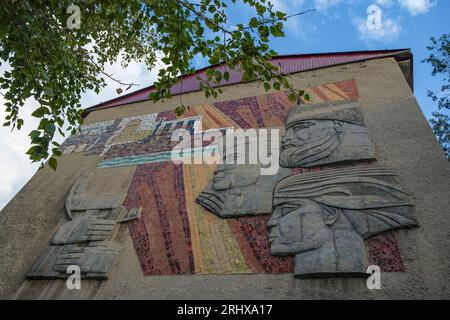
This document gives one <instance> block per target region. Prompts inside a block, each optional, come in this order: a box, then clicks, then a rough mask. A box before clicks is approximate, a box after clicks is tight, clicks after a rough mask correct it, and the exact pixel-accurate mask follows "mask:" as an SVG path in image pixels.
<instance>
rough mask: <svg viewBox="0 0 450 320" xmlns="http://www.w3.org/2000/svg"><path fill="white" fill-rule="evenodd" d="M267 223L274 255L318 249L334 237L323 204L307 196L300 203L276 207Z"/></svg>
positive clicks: (271, 249)
mask: <svg viewBox="0 0 450 320" xmlns="http://www.w3.org/2000/svg"><path fill="white" fill-rule="evenodd" d="M267 225H268V227H269V228H270V232H269V238H268V240H269V245H270V251H271V253H272V254H274V255H292V254H295V253H298V252H303V251H308V250H313V249H317V248H319V247H320V246H321V245H322V244H323V243H324V242H326V241H328V240H330V239H331V233H330V230H329V228H327V226H326V224H325V222H324V219H323V207H322V206H321V205H319V204H317V203H316V202H314V201H311V200H307V199H305V200H304V201H301V203H297V204H296V205H292V204H282V205H279V206H276V207H275V209H274V211H273V214H272V217H271V218H270V220H269V222H268V224H267Z"/></svg>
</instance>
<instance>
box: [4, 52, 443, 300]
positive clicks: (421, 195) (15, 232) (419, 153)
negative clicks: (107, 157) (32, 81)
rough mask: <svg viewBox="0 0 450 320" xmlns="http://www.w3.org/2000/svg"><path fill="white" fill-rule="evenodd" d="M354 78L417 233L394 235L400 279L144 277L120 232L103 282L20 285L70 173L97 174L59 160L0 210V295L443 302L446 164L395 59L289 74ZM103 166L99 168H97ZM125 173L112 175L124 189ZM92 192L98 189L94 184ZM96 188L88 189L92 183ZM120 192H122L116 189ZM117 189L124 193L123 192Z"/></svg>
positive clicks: (253, 90) (91, 159) (248, 91)
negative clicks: (410, 205)
mask: <svg viewBox="0 0 450 320" xmlns="http://www.w3.org/2000/svg"><path fill="white" fill-rule="evenodd" d="M347 79H355V80H356V82H357V87H358V90H359V94H360V99H359V101H360V102H361V105H362V109H363V112H364V116H365V120H366V124H367V126H368V129H369V133H370V136H371V138H372V140H373V142H374V144H375V147H376V153H377V158H378V163H379V164H381V165H386V166H388V167H390V168H392V169H393V170H394V171H395V172H396V173H398V174H399V176H400V179H401V180H402V185H403V188H404V189H405V190H406V191H407V192H409V193H410V194H411V195H412V197H413V198H414V200H415V204H416V212H417V217H418V221H419V224H420V227H418V228H415V229H412V230H400V231H397V232H396V236H397V239H398V244H399V248H400V251H401V255H402V260H403V263H404V265H405V268H406V272H405V273H383V274H382V289H381V290H372V291H371V290H368V289H367V288H366V285H365V280H364V279H355V278H342V279H295V278H294V277H293V276H292V275H291V274H285V275H208V276H200V275H196V276H143V274H142V271H141V269H140V266H139V263H138V259H137V257H136V254H135V251H134V248H133V245H132V242H131V238H130V236H129V234H128V230H127V228H126V227H125V226H123V227H121V229H120V230H119V233H118V235H117V239H119V241H121V242H122V243H123V252H122V255H121V257H120V260H119V262H118V264H117V265H116V266H115V268H114V270H113V272H112V274H111V276H110V279H109V280H107V281H103V282H101V281H87V280H84V281H82V289H81V290H72V291H69V290H67V289H66V286H65V282H64V281H62V280H60V281H55V280H52V281H25V280H24V274H25V272H26V271H27V270H28V268H29V267H30V266H31V264H32V263H33V261H34V260H35V259H36V257H37V256H38V255H39V254H40V253H41V252H42V250H44V248H45V247H46V246H47V244H48V241H49V240H50V238H51V236H52V235H53V233H54V231H55V230H56V228H57V227H58V225H60V224H61V223H62V222H63V221H65V219H66V218H65V213H64V208H63V204H64V200H65V196H66V195H67V192H68V190H69V188H70V186H71V184H72V183H73V181H74V180H75V179H76V177H77V176H78V175H79V174H81V173H82V172H85V171H86V170H92V171H96V170H102V169H97V168H96V162H97V161H98V158H97V156H83V155H81V154H77V153H75V154H69V155H64V156H63V157H62V159H61V160H60V161H59V167H58V171H57V172H56V173H55V172H53V171H51V170H49V169H48V168H45V169H43V170H40V171H39V172H38V173H37V174H36V175H35V176H34V177H33V178H32V179H31V180H30V181H29V182H28V184H27V185H26V186H25V187H24V188H23V189H22V190H21V191H20V192H19V193H18V194H17V196H16V197H15V198H14V199H13V200H12V201H11V202H10V203H9V204H8V205H7V206H6V207H5V208H4V209H3V210H2V212H1V213H0V257H1V259H0V297H1V298H97V299H102V298H108V299H110V298H182V299H185V298H192V299H196V298H209V299H211V298H234V299H245V298H277V299H301V298H381V299H389V298H449V297H450V290H449V286H448V284H447V282H448V280H449V274H450V262H449V261H450V250H449V249H448V248H450V209H449V208H450V191H449V190H450V165H449V163H448V161H447V160H446V159H445V157H444V155H443V153H442V151H441V150H440V147H439V145H438V143H437V141H436V139H435V138H434V136H433V133H432V131H431V129H430V127H429V125H428V123H427V121H426V119H425V118H424V116H423V114H422V112H421V111H420V108H419V106H418V104H417V102H416V100H415V98H414V96H413V94H412V92H411V89H410V87H409V86H408V84H407V82H406V80H405V78H404V76H403V74H402V72H401V70H400V68H399V66H398V64H397V63H396V62H395V60H394V59H392V58H388V59H381V60H371V61H366V62H361V63H353V64H348V65H342V66H336V67H330V68H325V69H320V70H315V71H310V72H304V73H300V74H296V75H294V76H293V81H294V84H295V85H296V86H298V87H301V88H305V87H308V86H315V85H320V84H323V83H329V82H336V81H340V80H347ZM258 94H264V89H263V88H262V86H261V84H259V83H257V82H253V83H247V84H239V85H233V86H229V87H226V88H224V93H223V94H222V95H220V96H219V97H218V99H217V100H215V99H212V98H211V99H205V97H204V95H203V94H202V93H189V94H185V95H184V96H183V103H184V104H185V105H198V104H203V103H212V102H214V101H218V100H220V101H224V100H230V99H237V98H241V97H246V96H254V95H258ZM178 103H179V100H178V98H174V101H164V102H158V103H156V104H155V103H152V102H142V103H136V104H130V105H125V106H120V107H115V108H111V109H105V110H100V111H96V112H92V113H91V114H90V115H89V116H88V117H87V118H86V120H85V123H86V124H89V123H95V122H98V121H105V120H111V119H117V118H123V117H126V116H131V115H139V114H146V113H153V112H159V111H164V110H169V109H173V108H174V107H175V106H176V105H177V104H178ZM103 170H104V169H103ZM133 170H134V167H132V166H130V167H126V168H125V169H124V168H121V170H117V171H114V174H113V176H112V177H111V179H120V181H122V182H121V183H122V185H123V186H126V185H127V181H129V179H130V177H131V175H132V172H133ZM97 187H98V188H102V184H101V183H99V185H98V186H97ZM94 188H95V186H94ZM123 189H126V188H125V187H124V188H123ZM125 191H126V190H124V192H125Z"/></svg>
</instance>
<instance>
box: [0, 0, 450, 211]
mask: <svg viewBox="0 0 450 320" xmlns="http://www.w3.org/2000/svg"><path fill="white" fill-rule="evenodd" d="M238 2H239V1H238ZM271 2H272V3H274V4H275V6H276V8H277V9H278V10H281V11H284V12H286V13H287V14H294V13H298V12H301V11H304V10H307V9H313V8H315V9H317V11H316V12H313V13H308V14H306V15H303V16H300V17H297V18H292V19H290V20H289V21H288V22H287V24H286V29H285V31H286V37H285V38H281V39H275V40H273V41H272V43H271V45H272V47H273V48H274V49H275V50H277V51H278V53H279V54H297V53H319V52H336V51H355V50H372V49H373V50H375V49H398V48H411V49H412V52H413V54H414V81H415V95H416V97H417V99H418V101H419V104H420V105H421V107H422V110H423V112H424V114H425V116H426V117H427V118H429V117H430V115H431V112H432V111H434V110H435V108H436V106H435V104H434V103H433V102H432V101H431V99H430V98H428V97H427V94H426V92H427V90H428V89H432V90H437V89H438V88H439V87H440V85H441V82H440V79H439V78H435V77H432V76H431V67H430V66H429V65H427V64H425V63H421V62H420V61H421V60H423V59H424V58H425V57H427V51H426V46H427V45H428V44H429V38H430V37H431V36H435V37H438V36H440V35H441V34H443V33H447V32H450V28H449V27H450V20H449V18H448V14H449V13H450V1H448V0H370V1H369V0H271ZM371 5H376V6H377V7H376V8H377V10H378V12H380V13H381V20H379V23H377V27H376V28H375V29H373V30H369V29H368V28H367V23H366V21H367V10H368V8H369V6H371ZM372 9H373V7H372ZM228 13H229V17H230V24H231V25H232V24H237V23H240V22H246V21H248V19H249V18H250V17H251V16H252V13H253V12H252V11H251V10H249V9H248V8H246V7H245V6H243V5H238V6H232V7H230V8H229V12H228ZM82 22H83V21H81V23H82ZM205 65H206V63H205V61H204V60H201V59H199V60H197V61H196V67H198V68H199V67H203V66H205ZM7 69H8V66H5V65H2V66H1V67H0V73H2V72H4V71H6V70H7ZM106 72H108V73H110V74H113V75H114V76H115V77H116V78H118V79H121V80H122V81H124V82H128V83H131V82H133V83H136V84H139V85H140V87H138V88H135V89H139V88H142V87H145V86H148V85H150V84H152V83H153V81H154V80H155V79H156V76H157V72H158V70H157V69H155V70H151V71H148V70H147V68H146V66H145V65H144V64H142V63H138V62H136V63H131V64H130V66H129V67H128V68H127V69H123V68H122V67H121V65H120V61H119V62H117V63H115V64H113V65H111V66H108V67H107V68H106ZM107 84H108V86H107V87H106V88H104V89H103V90H102V92H100V94H99V95H96V94H95V93H93V92H89V93H86V94H84V95H83V98H82V105H83V107H89V106H92V105H95V104H97V103H100V102H102V101H106V100H109V99H112V98H116V97H117V93H116V89H117V84H115V83H113V82H112V81H110V80H107ZM0 105H3V101H2V97H1V96H0ZM36 107H37V104H36V103H35V102H33V101H27V103H26V104H25V108H23V110H22V111H21V112H22V114H21V115H22V118H23V119H24V120H25V126H24V127H23V128H22V130H20V131H15V132H14V133H13V134H11V132H10V129H9V128H5V127H0V149H1V150H2V152H1V153H0V209H1V208H3V207H4V206H5V205H6V204H7V203H8V202H9V200H10V199H11V198H12V197H13V196H14V195H15V194H16V193H17V192H18V191H19V190H20V188H22V186H23V185H24V184H25V183H26V182H27V181H28V180H29V179H30V178H31V177H32V175H33V174H34V173H35V172H36V169H37V165H36V164H32V163H30V160H29V159H28V156H27V155H25V152H26V150H27V149H28V148H29V146H30V144H29V137H28V133H29V132H30V131H31V130H32V129H34V126H36V125H37V119H36V118H33V117H31V112H32V111H33V110H34V109H36ZM0 117H4V110H3V108H1V109H0ZM61 140H62V139H59V141H61Z"/></svg>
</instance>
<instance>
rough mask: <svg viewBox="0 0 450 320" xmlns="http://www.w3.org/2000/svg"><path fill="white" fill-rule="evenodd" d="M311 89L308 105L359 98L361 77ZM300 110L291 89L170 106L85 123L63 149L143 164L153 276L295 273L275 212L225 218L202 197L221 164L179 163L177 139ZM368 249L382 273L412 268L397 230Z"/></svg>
mask: <svg viewBox="0 0 450 320" xmlns="http://www.w3.org/2000/svg"><path fill="white" fill-rule="evenodd" d="M310 92H311V101H310V102H308V103H319V102H335V101H343V100H352V101H354V100H357V99H358V97H359V94H358V90H357V87H356V83H355V81H354V80H347V81H341V82H337V83H332V84H324V85H321V86H317V87H314V88H311V89H310ZM293 109H294V104H293V103H292V102H290V101H289V99H288V98H287V95H286V94H285V93H284V92H279V93H272V94H266V95H261V96H257V97H248V98H243V99H236V100H232V101H225V102H217V103H213V104H211V105H199V106H192V107H190V108H189V110H188V111H186V112H185V113H184V114H183V116H182V117H181V118H177V117H176V115H175V112H174V111H166V112H161V113H153V114H148V115H142V116H135V117H129V118H124V119H117V120H113V121H107V122H101V123H95V124H91V125H83V126H82V127H81V129H80V132H79V133H78V134H77V135H75V136H73V137H70V138H69V139H67V140H66V142H65V143H64V144H63V146H62V149H63V153H64V154H69V153H73V152H84V153H85V154H98V155H100V161H99V163H98V166H99V167H100V168H109V167H117V166H128V165H137V166H136V171H135V174H134V177H133V180H132V182H131V185H130V188H129V190H128V195H127V198H126V200H125V202H124V204H123V206H124V207H125V208H126V209H128V210H131V209H133V208H141V211H140V212H141V216H140V217H139V218H138V219H134V220H132V221H129V222H128V227H129V232H130V235H131V238H132V240H133V244H134V248H135V250H136V254H137V256H138V258H139V262H140V264H141V267H142V270H143V273H144V274H145V275H170V274H239V273H275V274H277V273H291V272H294V257H292V256H275V255H272V254H271V253H270V248H269V242H268V228H267V223H268V221H269V218H270V214H271V212H267V213H266V214H264V213H261V215H258V216H243V217H236V218H228V219H223V218H221V217H220V216H217V215H214V214H212V213H211V212H209V211H208V210H207V209H205V208H204V207H202V206H201V205H199V204H198V203H196V199H197V197H198V195H199V194H200V193H201V192H202V191H203V190H204V189H205V187H206V186H207V185H208V182H209V181H210V180H211V179H212V177H213V175H214V170H215V166H214V165H206V164H192V165H189V164H174V163H172V162H171V161H170V151H171V150H172V148H173V146H174V142H172V141H171V140H170V137H171V135H172V132H173V131H174V130H176V129H180V128H183V129H187V130H189V131H191V132H193V133H194V134H197V135H201V134H203V132H204V131H205V130H219V131H222V132H226V130H228V129H229V128H243V129H247V128H270V127H284V126H285V124H286V121H287V120H288V116H289V113H290V111H291V110H293ZM344 120H345V119H344ZM352 130H353V129H352ZM207 146H208V145H207V144H202V146H201V147H202V148H205V147H207ZM370 155H371V156H370V157H367V156H365V157H360V158H359V159H361V160H360V163H358V162H355V163H352V164H325V165H323V164H322V165H320V166H314V167H311V168H298V167H293V168H290V169H289V170H290V172H291V174H292V175H302V174H305V173H307V172H319V171H322V170H324V169H330V168H331V169H332V168H342V167H343V168H345V167H348V166H359V165H361V162H362V165H364V164H367V163H371V162H370V161H368V160H364V159H369V158H372V154H370ZM364 250H365V251H366V253H367V257H368V260H369V261H370V262H376V264H378V265H379V266H380V267H381V269H382V271H389V272H396V271H397V272H398V271H404V267H403V264H402V261H401V258H400V253H399V250H398V247H397V244H396V240H395V236H394V235H393V234H392V233H383V234H379V235H376V236H374V237H370V238H367V239H365V240H364Z"/></svg>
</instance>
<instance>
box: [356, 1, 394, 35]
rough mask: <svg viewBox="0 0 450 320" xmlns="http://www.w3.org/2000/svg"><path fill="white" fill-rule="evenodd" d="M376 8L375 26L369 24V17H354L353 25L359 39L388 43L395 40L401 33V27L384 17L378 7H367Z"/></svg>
mask: <svg viewBox="0 0 450 320" xmlns="http://www.w3.org/2000/svg"><path fill="white" fill-rule="evenodd" d="M373 8H377V10H379V18H378V20H377V21H376V23H375V24H371V21H370V20H368V19H369V16H368V17H366V18H364V19H363V18H360V17H355V18H354V19H353V24H354V25H355V26H356V29H357V31H358V33H359V38H360V39H362V40H364V41H374V40H375V41H381V42H390V41H392V40H395V39H396V38H397V37H398V36H399V34H400V31H401V29H402V28H401V25H400V24H399V23H398V22H397V21H395V20H394V19H392V18H389V17H385V16H384V15H383V11H382V10H381V9H380V7H378V6H376V5H371V6H369V8H368V9H373Z"/></svg>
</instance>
